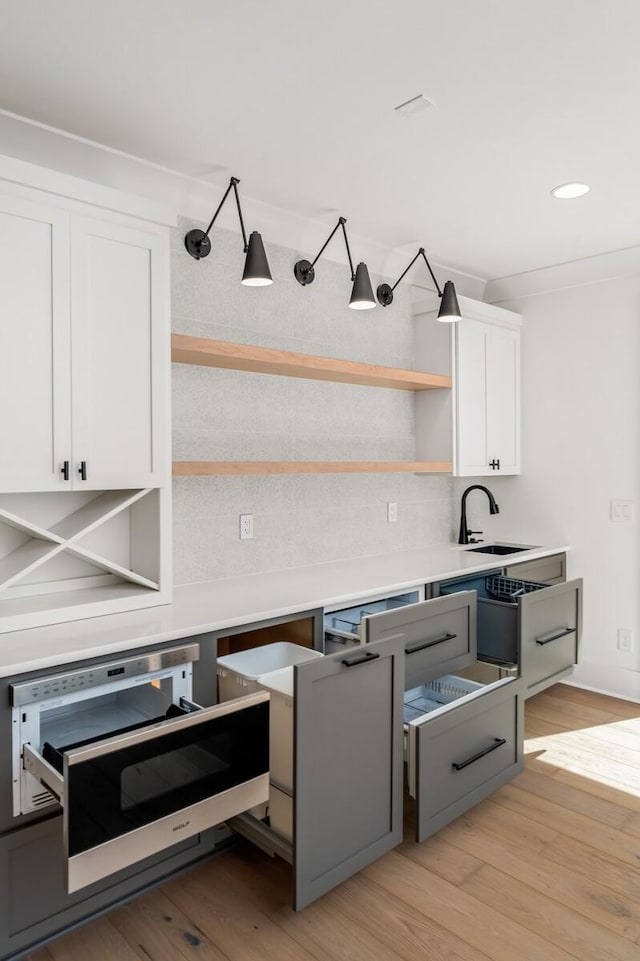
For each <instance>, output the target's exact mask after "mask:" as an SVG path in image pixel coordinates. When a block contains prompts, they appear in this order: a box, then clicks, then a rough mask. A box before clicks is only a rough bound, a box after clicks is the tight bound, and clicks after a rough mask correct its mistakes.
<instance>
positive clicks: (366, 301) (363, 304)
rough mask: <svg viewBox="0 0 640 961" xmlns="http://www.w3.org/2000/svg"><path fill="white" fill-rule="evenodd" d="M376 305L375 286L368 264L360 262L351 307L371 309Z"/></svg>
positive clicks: (350, 302) (352, 292) (354, 308)
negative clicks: (373, 286)
mask: <svg viewBox="0 0 640 961" xmlns="http://www.w3.org/2000/svg"><path fill="white" fill-rule="evenodd" d="M375 306H376V299H375V297H374V296H373V288H372V286H371V279H370V277H369V271H368V270H367V265H366V264H363V263H359V264H358V266H357V267H356V277H355V280H354V282H353V289H352V291H351V300H350V301H349V307H351V308H352V309H353V310H370V309H371V307H375Z"/></svg>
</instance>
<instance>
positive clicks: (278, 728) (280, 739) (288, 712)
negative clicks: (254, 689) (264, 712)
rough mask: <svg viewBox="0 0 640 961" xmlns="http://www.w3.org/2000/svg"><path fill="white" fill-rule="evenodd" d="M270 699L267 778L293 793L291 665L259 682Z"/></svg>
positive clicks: (267, 675)
mask: <svg viewBox="0 0 640 961" xmlns="http://www.w3.org/2000/svg"><path fill="white" fill-rule="evenodd" d="M258 684H259V686H260V687H261V688H262V689H263V690H265V691H268V692H269V694H270V695H271V696H270V699H269V780H270V782H271V784H272V785H273V784H275V785H277V787H280V788H284V790H285V791H289V792H293V666H291V667H285V668H283V669H282V670H280V671H273V672H272V673H271V674H265V675H264V676H263V677H261V678H260V679H259V681H258Z"/></svg>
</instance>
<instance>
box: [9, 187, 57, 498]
mask: <svg viewBox="0 0 640 961" xmlns="http://www.w3.org/2000/svg"><path fill="white" fill-rule="evenodd" d="M0 412H1V413H0V491H35V490H41V491H47V490H65V489H67V488H69V487H70V481H69V480H65V475H64V473H63V470H64V464H65V461H67V462H69V461H70V460H71V456H72V455H71V416H70V343H69V217H68V215H67V214H66V213H65V211H63V210H59V209H56V208H47V207H46V206H44V205H41V204H39V203H32V202H30V201H27V200H24V199H23V198H21V197H11V196H7V195H2V196H0Z"/></svg>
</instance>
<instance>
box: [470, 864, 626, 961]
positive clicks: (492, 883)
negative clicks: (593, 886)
mask: <svg viewBox="0 0 640 961" xmlns="http://www.w3.org/2000/svg"><path fill="white" fill-rule="evenodd" d="M462 889H463V890H464V891H466V892H467V893H468V894H471V895H473V897H475V898H477V899H478V901H481V902H482V903H483V904H486V905H488V906H489V907H491V908H494V909H495V910H496V911H499V912H500V911H501V912H503V913H505V914H508V915H509V916H510V917H512V918H517V919H518V923H519V924H521V925H522V926H523V927H525V928H527V929H528V930H529V931H531V932H533V933H535V934H538V935H540V936H541V937H544V938H546V939H547V940H549V941H552V942H553V943H554V944H556V945H558V946H559V947H562V948H564V950H565V951H567V952H569V953H570V954H571V955H573V957H575V958H576V959H578V961H637V959H638V945H637V944H636V943H635V942H632V941H628V940H627V939H626V938H623V937H622V936H620V935H616V934H613V933H612V932H611V931H604V930H603V929H602V928H601V927H600V925H599V924H597V923H596V922H595V921H592V920H591V919H590V918H586V917H585V916H584V915H582V914H578V912H576V911H572V910H570V909H568V908H567V907H566V905H562V904H559V903H558V902H557V901H554V900H553V899H552V898H550V897H548V896H547V895H546V894H543V893H541V892H540V891H536V890H535V889H534V888H531V887H530V886H529V885H527V884H524V883H522V882H521V881H516V880H515V879H514V878H512V877H509V876H508V875H507V874H504V873H503V872H502V871H499V870H497V869H496V868H493V867H490V866H489V865H487V864H483V865H482V866H481V868H480V869H479V870H478V871H475V872H474V873H473V874H472V875H470V876H469V877H468V878H467V879H466V880H465V881H464V882H463V884H462Z"/></svg>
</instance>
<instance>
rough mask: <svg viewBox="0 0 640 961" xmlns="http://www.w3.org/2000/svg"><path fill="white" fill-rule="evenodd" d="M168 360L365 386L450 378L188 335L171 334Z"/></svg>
mask: <svg viewBox="0 0 640 961" xmlns="http://www.w3.org/2000/svg"><path fill="white" fill-rule="evenodd" d="M171 359H172V360H173V361H174V363H177V364H196V365H198V366H201V367H222V368H225V369H229V370H246V371H251V372H253V373H256V374H279V375H280V376H282V377H303V378H306V379H307V380H330V381H337V382H339V383H344V384H360V385H363V386H366V387H392V388H396V389H397V390H434V389H437V388H450V387H451V377H448V376H445V375H443V374H426V373H423V372H422V371H416V370H401V369H399V368H396V367H379V366H376V365H375V364H362V363H359V362H358V361H355V360H336V359H335V358H333V357H314V356H312V355H310V354H294V353H291V352H290V351H287V350H272V349H271V348H268V347H255V346H253V345H251V344H231V343H228V342H227V341H224V340H207V339H206V338H204V337H188V336H187V335H186V334H173V335H172V337H171Z"/></svg>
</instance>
